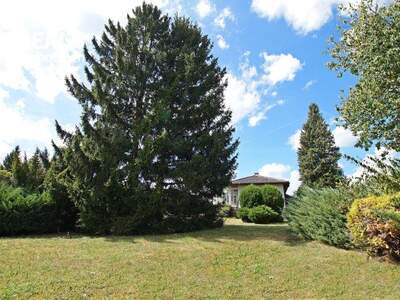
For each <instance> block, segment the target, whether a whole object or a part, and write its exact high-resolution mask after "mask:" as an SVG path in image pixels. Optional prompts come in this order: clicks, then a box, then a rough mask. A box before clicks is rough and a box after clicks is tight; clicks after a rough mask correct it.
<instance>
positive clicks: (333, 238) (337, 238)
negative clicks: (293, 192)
mask: <svg viewBox="0 0 400 300" xmlns="http://www.w3.org/2000/svg"><path fill="white" fill-rule="evenodd" d="M351 202H352V197H351V195H350V194H349V193H347V192H346V191H345V190H339V189H331V188H324V189H319V190H318V189H311V188H307V187H304V188H303V189H302V191H301V193H299V194H298V195H297V196H296V197H295V198H293V199H292V200H291V201H290V203H289V205H288V206H287V208H286V209H285V211H284V217H285V218H286V219H287V221H288V224H289V226H290V228H291V230H293V231H294V232H295V233H297V234H299V235H301V236H302V237H304V238H305V239H310V240H318V241H322V242H324V243H327V244H329V245H333V246H337V247H341V248H349V247H351V241H350V234H349V231H348V229H347V224H346V222H347V217H346V215H347V212H348V210H349V207H350V205H351Z"/></svg>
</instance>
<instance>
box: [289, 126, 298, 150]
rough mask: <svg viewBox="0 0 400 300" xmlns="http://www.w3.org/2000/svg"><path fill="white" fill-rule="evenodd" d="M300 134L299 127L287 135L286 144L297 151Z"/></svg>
mask: <svg viewBox="0 0 400 300" xmlns="http://www.w3.org/2000/svg"><path fill="white" fill-rule="evenodd" d="M300 135H301V129H297V130H296V132H295V133H294V134H292V135H291V136H290V137H289V140H288V144H289V145H290V146H291V147H292V149H293V150H294V151H297V149H299V147H300Z"/></svg>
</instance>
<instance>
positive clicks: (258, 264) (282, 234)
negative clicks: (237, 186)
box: [0, 220, 400, 299]
mask: <svg viewBox="0 0 400 300" xmlns="http://www.w3.org/2000/svg"><path fill="white" fill-rule="evenodd" d="M86 297H89V298H95V299H104V298H108V299H109V298H118V299H121V298H122V299H124V298H126V299H154V298H157V299H287V298H342V299H350V298H351V299H374V298H380V299H381V298H386V299H399V298H400V267H399V266H396V265H393V264H389V263H382V262H378V261H375V260H367V258H366V255H365V253H360V252H356V251H345V250H339V249H336V248H334V247H329V246H326V245H323V244H321V243H317V242H304V241H301V240H299V239H297V238H296V237H294V236H293V235H291V234H290V232H289V230H288V227H287V225H284V224H281V225H247V224H246V225H245V224H241V223H240V222H239V221H233V220H228V222H227V224H226V225H225V226H224V227H223V228H221V229H216V230H208V231H199V232H194V233H187V234H175V235H161V236H160V235H157V236H138V237H87V236H78V235H77V236H74V235H73V236H72V237H71V238H67V237H66V236H61V235H60V236H56V235H55V236H39V237H26V238H1V239H0V298H5V299H7V298H13V299H14V298H36V299H43V298H50V299H82V298H86Z"/></svg>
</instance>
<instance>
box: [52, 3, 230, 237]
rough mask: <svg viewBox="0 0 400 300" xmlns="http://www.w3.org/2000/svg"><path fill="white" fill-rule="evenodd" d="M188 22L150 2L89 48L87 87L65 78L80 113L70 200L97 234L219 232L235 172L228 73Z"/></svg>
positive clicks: (69, 160) (70, 137)
mask: <svg viewBox="0 0 400 300" xmlns="http://www.w3.org/2000/svg"><path fill="white" fill-rule="evenodd" d="M211 50H212V44H211V42H210V40H209V39H208V37H207V36H204V35H202V33H201V30H200V29H199V28H198V27H197V26H196V25H193V24H192V23H191V22H190V21H189V20H188V19H185V18H181V17H175V18H174V19H171V18H170V17H168V16H165V15H162V13H161V11H160V10H159V9H158V8H157V7H154V6H152V5H147V4H143V5H142V6H141V7H138V8H136V9H135V10H134V11H133V14H132V15H131V16H128V22H127V25H126V26H124V27H122V26H121V25H120V24H119V23H118V24H114V23H113V22H112V21H109V22H108V24H107V25H106V26H105V32H104V33H103V35H102V37H101V40H97V39H96V38H93V40H92V49H89V48H88V47H86V46H85V47H84V56H85V59H86V62H87V66H86V68H85V73H86V77H87V80H88V84H84V83H81V82H78V81H77V80H76V79H75V77H74V76H71V77H69V78H68V79H67V81H66V82H67V86H68V89H69V91H70V93H71V94H72V95H73V96H74V97H75V98H76V99H78V101H79V103H80V104H81V106H82V109H83V113H82V116H81V124H80V127H79V128H77V129H76V131H75V132H74V133H72V134H71V133H68V132H66V131H64V130H63V129H62V128H61V127H60V126H59V125H58V124H56V127H57V131H58V133H59V135H60V137H61V138H62V139H63V140H64V142H65V144H66V145H67V147H66V149H65V152H64V155H63V157H64V159H65V160H66V165H67V166H68V172H67V173H68V174H70V175H71V176H70V183H69V184H68V188H69V193H70V194H71V195H72V196H73V199H74V201H75V202H76V204H77V206H78V208H79V210H80V222H81V224H82V226H83V227H84V228H85V229H86V230H89V231H92V232H116V233H135V232H140V231H149V230H150V231H168V232H177V231H187V230H194V229H199V228H203V227H212V226H218V225H221V220H220V219H219V217H218V213H217V209H216V207H215V206H213V205H212V203H211V202H210V199H212V198H213V197H214V196H216V195H219V194H221V193H222V190H223V188H224V187H225V186H227V185H228V184H229V182H230V179H231V177H232V175H233V172H234V169H235V167H236V148H237V145H238V142H237V141H236V140H234V139H233V132H234V129H233V127H232V126H231V124H230V121H231V112H230V111H228V110H227V109H226V108H225V107H224V102H223V92H224V89H225V87H226V82H225V80H224V76H225V69H221V68H220V67H219V66H218V61H217V59H216V58H215V57H213V55H212V54H211Z"/></svg>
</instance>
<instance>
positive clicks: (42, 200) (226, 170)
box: [0, 0, 400, 299]
mask: <svg viewBox="0 0 400 300" xmlns="http://www.w3.org/2000/svg"><path fill="white" fill-rule="evenodd" d="M340 9H342V10H344V11H342V13H341V14H340V15H341V17H342V18H343V22H342V23H341V24H342V26H340V27H339V37H336V38H334V37H333V38H332V39H331V40H330V48H329V53H330V56H331V59H332V60H331V61H330V63H329V64H328V66H329V68H331V69H332V70H334V71H336V72H337V74H338V76H339V77H341V76H342V75H343V73H346V72H347V73H350V74H351V75H353V76H354V77H355V78H356V79H357V84H356V85H355V86H354V87H353V88H352V89H350V90H349V91H348V93H346V94H343V95H342V102H341V103H340V105H339V106H338V112H339V116H338V118H337V120H336V121H335V122H338V123H339V124H340V125H341V126H343V127H344V128H346V129H349V130H351V132H352V133H353V134H354V135H356V136H357V138H358V143H357V145H356V146H357V147H359V148H361V149H364V150H369V149H371V147H375V149H377V152H379V153H380V155H379V156H373V157H372V156H370V157H368V159H365V160H360V159H357V158H355V157H351V156H348V155H343V154H342V153H340V149H339V147H338V146H337V145H336V143H335V139H334V136H333V134H332V132H331V131H330V124H329V123H328V122H327V121H325V119H324V118H323V115H322V113H321V112H320V109H319V107H318V106H317V105H316V104H313V103H312V104H310V106H309V111H308V116H307V120H306V121H305V123H304V125H303V127H302V129H301V131H300V140H299V147H298V150H297V158H298V166H299V174H300V181H301V185H300V187H299V189H298V190H297V191H296V192H295V193H294V195H293V197H290V199H289V198H287V195H283V194H281V192H280V191H279V190H277V189H276V188H274V187H272V186H268V185H263V186H256V185H250V186H247V187H245V188H244V189H242V190H241V191H240V195H239V201H240V208H239V209H233V208H232V207H228V206H226V205H225V206H224V205H220V204H218V205H215V204H213V202H212V200H211V199H213V198H215V197H218V196H221V195H222V193H223V191H224V189H225V188H226V187H227V186H228V185H229V184H230V182H231V180H232V179H233V178H234V175H235V170H236V168H237V164H238V146H239V140H238V138H237V137H236V136H235V127H234V126H233V123H232V112H231V111H230V110H229V109H227V108H226V107H225V103H224V90H225V88H226V87H227V84H228V83H227V82H226V75H227V72H226V69H225V68H223V67H220V66H219V65H218V59H217V58H216V57H215V56H214V55H213V52H212V49H213V44H212V42H211V40H210V39H209V37H208V36H207V35H204V34H203V33H202V31H201V29H200V27H199V26H197V25H196V24H194V23H192V22H191V21H190V20H189V19H187V18H183V17H179V16H176V17H174V18H172V17H169V16H168V15H164V14H163V13H162V11H161V10H160V9H158V8H157V7H156V6H154V5H150V4H145V3H143V4H142V5H141V6H138V7H137V8H135V9H134V10H133V11H132V14H130V15H128V16H127V23H126V25H124V26H122V25H121V24H120V23H117V24H115V23H114V22H113V21H111V20H109V22H108V23H107V24H106V25H105V27H104V28H105V29H104V33H103V34H102V35H101V38H99V39H98V38H96V37H95V38H93V40H92V43H91V45H90V46H87V45H85V46H84V49H83V54H84V58H85V62H86V65H85V68H84V73H85V76H86V79H85V80H84V81H79V80H78V79H77V78H76V77H75V76H74V75H70V76H68V77H67V78H66V86H67V88H68V91H69V93H70V94H71V96H72V97H73V98H75V99H76V100H77V102H78V103H79V105H80V106H81V118H80V123H79V124H77V125H76V127H75V128H74V129H73V130H67V129H66V128H63V127H62V126H61V125H60V124H59V123H58V122H57V121H56V124H55V127H56V130H57V133H58V136H59V143H56V142H54V141H53V143H52V144H53V149H52V151H51V153H50V152H49V151H48V150H47V149H39V148H37V149H36V151H35V152H34V153H33V154H32V155H30V156H29V157H28V156H27V155H26V153H25V152H24V151H23V149H21V148H20V147H19V146H16V147H15V148H14V149H13V150H12V151H11V152H9V153H8V154H7V156H6V157H5V159H4V160H3V161H2V163H1V164H0V253H1V255H0V265H1V268H0V298H2V299H3V298H4V299H11V298H12V299H14V298H38V299H42V298H57V299H58V298H60V299H75V298H85V297H92V298H139V299H140V298H167V299H169V298H174V299H175V298H177V299H191V298H236V299H244V298H255V299H264V298H273V299H287V298H342V299H349V298H356V299H365V298H385V299H386V298H387V299H398V298H399V297H400V292H399V291H400V269H399V262H400V159H399V157H398V152H399V151H400V135H399V132H400V122H399V121H398V120H399V119H400V112H399V110H398V107H400V105H399V104H400V101H399V99H400V97H399V86H400V84H399V78H400V71H399V70H400V69H399V67H398V64H396V63H394V62H398V61H400V55H399V51H398V45H399V41H400V26H399V24H400V3H399V2H398V1H394V2H393V3H391V4H388V5H386V6H383V7H378V6H375V5H373V2H372V1H368V0H363V1H361V2H360V3H359V4H357V5H350V6H349V7H342V8H340ZM383 75H384V76H383ZM10 150H11V149H10ZM341 158H347V159H348V160H349V161H351V162H353V163H355V164H356V165H357V166H358V167H359V168H360V169H361V170H362V171H363V172H362V175H361V176H359V177H357V178H351V177H348V176H345V175H344V172H343V170H342V167H341V165H340V162H339V160H340V159H341Z"/></svg>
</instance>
